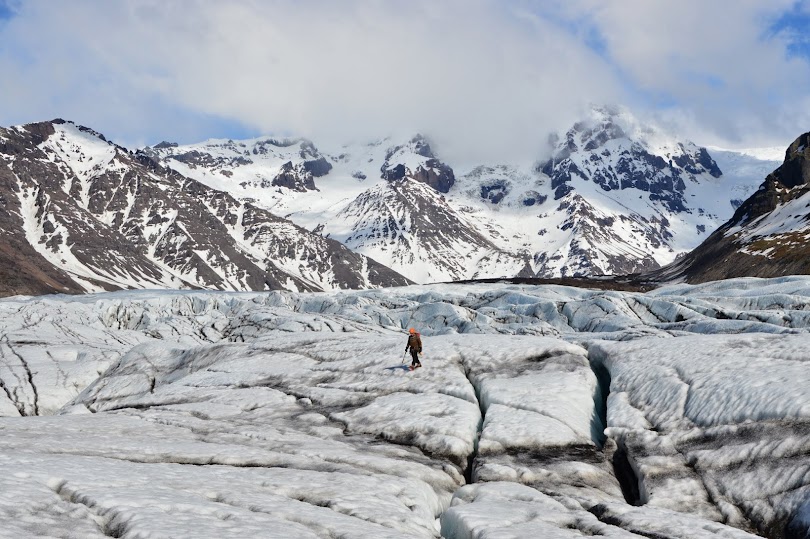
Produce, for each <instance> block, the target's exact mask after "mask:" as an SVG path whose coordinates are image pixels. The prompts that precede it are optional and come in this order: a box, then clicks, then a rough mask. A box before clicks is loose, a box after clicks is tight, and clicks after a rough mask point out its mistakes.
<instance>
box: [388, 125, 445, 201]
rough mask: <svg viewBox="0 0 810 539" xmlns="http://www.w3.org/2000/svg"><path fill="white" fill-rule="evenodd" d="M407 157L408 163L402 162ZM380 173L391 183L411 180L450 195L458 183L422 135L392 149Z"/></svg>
mask: <svg viewBox="0 0 810 539" xmlns="http://www.w3.org/2000/svg"><path fill="white" fill-rule="evenodd" d="M405 156H407V157H408V159H407V162H401V159H403V158H404V157H405ZM414 157H416V159H414ZM380 172H381V175H382V177H383V178H384V179H386V180H388V181H390V182H395V181H400V180H404V179H405V178H410V179H412V180H415V181H418V182H421V183H424V184H426V185H428V186H430V187H432V188H433V189H435V190H436V191H439V192H440V193H448V192H449V191H450V188H451V187H453V184H454V183H455V182H456V177H455V174H454V173H453V169H452V168H450V166H449V165H447V164H445V163H443V162H441V161H440V160H439V159H437V158H436V156H435V154H434V153H433V150H432V149H431V147H430V144H429V143H428V141H427V140H426V139H425V138H424V137H423V136H421V135H417V136H415V137H414V138H412V139H411V140H410V141H409V142H408V143H407V144H405V145H402V146H395V147H393V148H390V149H389V150H388V152H387V153H386V156H385V162H384V163H383V165H382V167H381V169H380Z"/></svg>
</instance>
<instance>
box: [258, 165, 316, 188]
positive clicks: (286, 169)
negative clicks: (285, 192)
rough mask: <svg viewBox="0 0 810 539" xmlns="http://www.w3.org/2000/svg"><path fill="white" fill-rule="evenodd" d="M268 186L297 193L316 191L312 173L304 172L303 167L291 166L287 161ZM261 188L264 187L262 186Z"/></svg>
mask: <svg viewBox="0 0 810 539" xmlns="http://www.w3.org/2000/svg"><path fill="white" fill-rule="evenodd" d="M270 185H273V186H277V187H286V188H287V189H292V190H293V191H299V192H304V191H314V190H316V187H315V180H314V179H313V178H312V173H311V172H309V171H308V170H306V167H305V166H301V165H293V164H292V161H287V162H286V163H284V165H282V167H281V171H280V172H279V173H278V174H277V175H276V177H275V178H273V181H272V182H270ZM263 187H265V186H264V185H263Z"/></svg>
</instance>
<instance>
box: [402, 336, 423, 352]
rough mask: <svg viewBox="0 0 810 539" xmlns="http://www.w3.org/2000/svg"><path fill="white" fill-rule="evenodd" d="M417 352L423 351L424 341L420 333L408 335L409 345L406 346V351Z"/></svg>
mask: <svg viewBox="0 0 810 539" xmlns="http://www.w3.org/2000/svg"><path fill="white" fill-rule="evenodd" d="M409 349H410V350H416V351H417V352H421V351H422V339H421V338H420V337H419V334H418V333H412V334H410V335H408V344H407V345H405V351H406V352H407V351H408V350H409Z"/></svg>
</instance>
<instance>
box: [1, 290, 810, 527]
mask: <svg viewBox="0 0 810 539" xmlns="http://www.w3.org/2000/svg"><path fill="white" fill-rule="evenodd" d="M808 305H810V278H809V277H790V278H780V279H772V280H762V279H750V278H749V279H740V280H729V281H724V282H720V283H708V284H704V285H700V286H691V285H677V286H669V287H664V288H660V289H658V290H655V291H652V292H648V293H645V294H642V293H635V292H617V291H598V290H586V289H581V288H571V287H564V286H517V285H504V284H494V285H482V284H479V285H433V286H410V287H400V288H392V289H388V290H365V291H340V292H327V293H294V292H286V291H273V292H266V293H239V294H235V293H225V292H207V291H205V292H204V291H199V292H188V291H134V292H133V291H127V292H113V293H103V294H97V295H84V296H48V297H40V298H7V299H4V300H0V433H2V436H0V522H2V526H0V536H2V537H14V538H19V539H26V538H28V537H53V536H59V537H77V538H78V537H81V538H83V539H84V538H87V539H92V538H104V537H195V538H201V539H205V538H217V539H221V538H231V537H233V538H237V537H262V538H289V537H296V538H305V539H310V538H311V539H318V538H324V537H351V538H379V537H389V538H403V539H404V538H414V537H420V538H426V539H427V538H438V537H443V538H447V539H469V538H471V537H477V538H482V539H485V538H494V537H510V538H515V539H522V538H526V539H529V538H532V539H533V538H538V537H543V538H545V537H549V538H551V537H553V538H557V537H559V538H571V539H574V538H577V537H583V536H585V537H615V538H636V539H637V538H639V537H648V538H649V537H654V538H659V539H718V538H725V539H744V538H745V539H751V538H753V537H757V536H765V537H769V538H772V539H796V538H804V537H807V536H808V534H810V458H808V456H810V405H808V402H810V369H808V354H807V349H808V347H809V346H810V310H808V309H807V306H808ZM414 326H415V327H417V328H418V329H419V330H420V331H421V333H422V340H423V343H424V354H423V357H422V364H423V368H421V369H417V370H415V371H413V372H410V371H408V370H407V369H406V368H404V365H403V364H402V352H403V347H404V344H405V339H406V335H407V333H406V329H405V328H408V327H414ZM754 534H759V535H754Z"/></svg>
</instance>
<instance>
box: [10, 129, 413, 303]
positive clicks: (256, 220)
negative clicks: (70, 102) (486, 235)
mask: <svg viewBox="0 0 810 539" xmlns="http://www.w3.org/2000/svg"><path fill="white" fill-rule="evenodd" d="M55 127H58V129H56V128H55ZM79 131H82V132H84V133H90V134H92V133H95V132H93V131H92V130H88V129H80V128H78V127H77V126H74V125H72V124H69V123H67V124H59V123H57V124H54V123H49V122H46V123H41V124H31V125H27V126H25V129H24V130H15V129H8V130H6V129H0V137H2V142H0V295H10V294H21V293H24V294H39V293H49V292H67V293H80V292H84V291H86V290H88V288H89V286H90V285H92V286H94V287H97V288H102V289H106V290H112V289H118V288H128V287H133V286H144V287H150V288H154V287H186V288H211V289H233V290H266V289H290V288H293V289H297V290H321V289H324V288H329V289H331V288H364V287H368V286H392V285H403V284H408V283H409V281H408V280H407V279H405V278H404V277H402V276H400V275H398V274H397V273H395V272H393V271H391V270H389V269H388V268H385V267H384V266H382V265H380V264H378V263H376V262H374V261H373V260H370V259H368V258H366V257H363V256H360V255H357V254H356V253H353V252H351V251H350V250H349V249H347V248H346V247H344V246H343V245H341V244H339V243H337V242H334V241H332V240H328V239H325V238H322V237H320V236H318V235H315V234H311V233H309V232H308V231H306V230H304V229H302V228H300V227H297V226H295V225H294V224H292V223H291V222H289V221H287V220H285V219H282V218H280V217H277V216H275V215H273V214H271V213H269V212H267V211H266V210H262V209H259V208H256V207H253V206H251V205H250V204H245V203H242V202H239V201H237V200H236V199H234V198H233V197H231V196H230V195H228V194H226V193H223V192H220V191H216V190H214V189H211V188H209V187H206V186H205V185H203V184H201V183H199V182H196V181H194V180H191V179H189V178H186V177H184V176H182V175H181V174H179V173H177V172H175V171H173V170H171V169H169V168H164V167H163V166H161V165H159V164H158V163H157V162H156V161H155V160H154V159H153V158H152V157H151V156H150V155H149V152H136V153H131V152H129V151H127V150H125V149H123V148H120V147H118V146H115V145H113V144H110V143H108V142H106V141H105V140H104V139H103V138H102V137H101V136H97V137H96V138H97V141H98V142H95V143H93V144H95V146H94V151H93V152H89V151H87V150H86V149H85V147H84V146H82V145H83V144H90V143H88V142H87V141H86V140H85V139H81V138H79V137H75V136H74V134H75V133H76V132H79ZM99 155H102V157H98V156H99ZM94 157H95V158H96V160H97V161H98V162H97V163H94V164H93V165H92V166H88V164H89V163H88V162H89V161H91V160H92V159H93V158H94ZM186 157H187V158H188V159H189V160H190V161H191V162H192V163H193V162H194V161H195V160H197V159H200V160H205V159H206V157H205V155H203V154H199V153H197V154H193V155H187V156H186ZM209 157H210V156H209ZM296 172H306V171H304V170H303V167H302V169H301V171H296ZM305 178H306V179H308V181H309V182H311V179H312V176H311V174H309V173H306V175H305ZM313 187H314V185H313ZM26 231H29V232H28V233H26ZM258 253H261V255H258ZM66 260H72V262H70V263H68V262H66ZM290 268H297V269H294V270H291V269H290Z"/></svg>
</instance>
